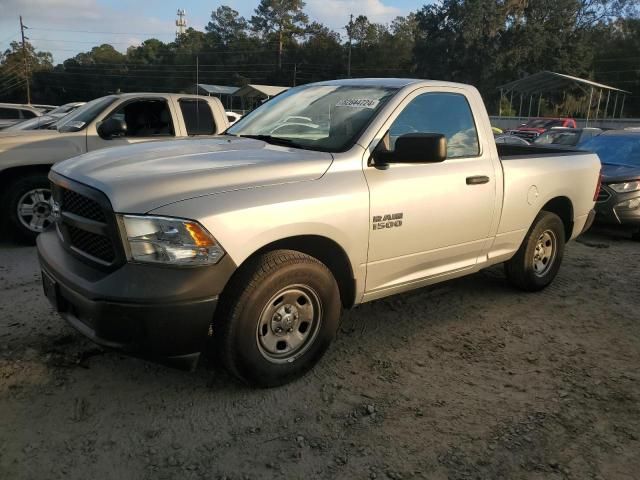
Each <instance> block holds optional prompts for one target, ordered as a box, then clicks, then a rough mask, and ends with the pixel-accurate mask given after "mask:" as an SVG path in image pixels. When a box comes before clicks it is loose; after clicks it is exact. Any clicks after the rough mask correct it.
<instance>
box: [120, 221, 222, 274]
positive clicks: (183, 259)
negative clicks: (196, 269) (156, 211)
mask: <svg viewBox="0 0 640 480" xmlns="http://www.w3.org/2000/svg"><path fill="white" fill-rule="evenodd" d="M121 219H122V223H123V225H124V228H125V232H124V233H125V234H124V236H125V238H126V241H127V242H128V244H129V250H130V252H131V259H132V260H135V261H137V262H147V263H164V264H170V265H210V264H215V263H218V262H219V261H220V259H221V258H222V257H223V255H224V250H223V249H222V247H221V246H220V245H219V244H218V242H217V241H216V239H215V238H213V236H211V234H210V233H209V232H208V231H207V230H206V229H205V228H204V227H203V226H202V225H200V224H199V223H198V222H194V221H193V220H184V219H181V218H167V217H151V216H135V215H122V216H121Z"/></svg>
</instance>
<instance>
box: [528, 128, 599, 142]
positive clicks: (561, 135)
mask: <svg viewBox="0 0 640 480" xmlns="http://www.w3.org/2000/svg"><path fill="white" fill-rule="evenodd" d="M601 133H602V130H601V129H600V128H565V127H553V128H552V129H550V130H547V131H546V132H544V133H542V134H540V136H539V137H537V138H536V139H535V140H534V141H533V144H534V145H553V146H554V147H563V146H564V147H575V146H577V145H579V144H581V143H583V142H585V141H587V140H589V139H590V138H591V137H595V136H596V135H600V134H601Z"/></svg>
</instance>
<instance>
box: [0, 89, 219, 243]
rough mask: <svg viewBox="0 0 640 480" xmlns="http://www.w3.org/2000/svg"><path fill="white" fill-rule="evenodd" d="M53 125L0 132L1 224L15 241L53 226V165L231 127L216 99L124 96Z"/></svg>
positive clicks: (108, 99) (100, 100) (107, 99)
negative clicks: (102, 151)
mask: <svg viewBox="0 0 640 480" xmlns="http://www.w3.org/2000/svg"><path fill="white" fill-rule="evenodd" d="M57 126H58V128H57V130H26V131H17V132H2V133H0V192H2V194H1V195H2V198H0V202H1V203H0V205H1V207H2V212H1V217H0V222H2V223H3V224H5V225H6V228H7V229H8V230H9V231H10V232H11V233H12V234H13V235H14V236H15V237H17V238H19V239H25V240H31V241H32V240H33V239H34V238H35V236H36V235H37V234H38V233H40V232H42V231H43V230H44V229H45V228H47V226H49V225H50V224H51V222H52V216H51V208H50V206H49V199H50V196H51V192H50V189H49V180H48V179H47V173H48V171H49V168H50V167H51V165H53V164H54V163H57V162H59V161H62V160H66V159H68V158H71V157H75V156H77V155H81V154H83V153H86V152H91V151H94V150H98V149H103V148H110V147H117V146H123V145H131V144H135V143H140V142H148V141H152V140H153V141H157V140H168V139H176V138H186V137H192V136H199V135H214V134H218V133H221V132H223V131H225V130H226V129H227V128H228V126H229V123H228V120H227V116H226V113H225V111H224V108H223V107H222V104H221V103H220V100H218V99H217V98H215V97H199V96H195V95H180V94H164V93H127V94H120V95H108V96H106V97H101V98H97V99H95V100H93V101H91V102H89V103H87V104H85V105H83V106H82V107H80V108H79V109H77V110H76V111H75V112H72V113H71V114H69V115H67V116H66V117H65V118H64V119H62V120H61V122H60V123H59V124H58V125H57Z"/></svg>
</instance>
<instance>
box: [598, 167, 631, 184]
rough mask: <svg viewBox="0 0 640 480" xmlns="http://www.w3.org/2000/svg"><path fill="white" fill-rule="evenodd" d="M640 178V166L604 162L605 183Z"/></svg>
mask: <svg viewBox="0 0 640 480" xmlns="http://www.w3.org/2000/svg"><path fill="white" fill-rule="evenodd" d="M638 179H640V167H636V166H633V165H616V164H613V163H603V164H602V180H603V181H604V183H614V182H624V181H627V180H638Z"/></svg>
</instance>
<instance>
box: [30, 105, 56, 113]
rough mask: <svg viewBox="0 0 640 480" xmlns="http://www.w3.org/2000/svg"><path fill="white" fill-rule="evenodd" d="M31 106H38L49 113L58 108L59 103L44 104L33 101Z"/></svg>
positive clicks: (43, 111)
mask: <svg viewBox="0 0 640 480" xmlns="http://www.w3.org/2000/svg"><path fill="white" fill-rule="evenodd" d="M31 106H32V107H33V108H37V109H38V110H40V111H41V112H42V113H49V112H51V111H52V110H55V109H56V108H58V105H43V104H41V103H32V104H31Z"/></svg>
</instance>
